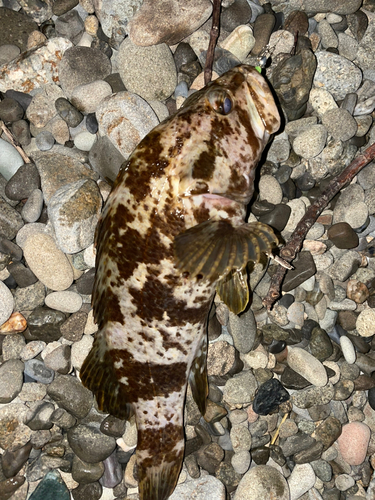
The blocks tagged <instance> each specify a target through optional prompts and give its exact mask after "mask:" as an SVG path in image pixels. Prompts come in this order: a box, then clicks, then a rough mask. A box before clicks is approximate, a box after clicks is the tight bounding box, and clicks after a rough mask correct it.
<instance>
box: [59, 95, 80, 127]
mask: <svg viewBox="0 0 375 500" xmlns="http://www.w3.org/2000/svg"><path fill="white" fill-rule="evenodd" d="M55 108H56V111H57V112H58V114H59V115H60V117H61V118H62V119H63V120H64V121H65V122H66V123H67V124H68V126H69V127H71V128H75V127H78V125H79V124H80V123H81V121H82V120H83V114H82V113H81V112H80V111H78V109H76V108H75V107H74V106H73V104H71V103H70V102H69V101H68V99H65V97H59V98H58V99H56V101H55Z"/></svg>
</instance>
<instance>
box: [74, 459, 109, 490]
mask: <svg viewBox="0 0 375 500" xmlns="http://www.w3.org/2000/svg"><path fill="white" fill-rule="evenodd" d="M103 473H104V465H103V462H98V463H91V464H89V463H87V462H84V461H83V460H81V459H80V458H79V457H78V456H77V455H74V457H73V462H72V477H73V479H74V480H75V481H77V483H80V484H87V483H93V482H95V481H97V480H98V479H100V478H101V477H102V475H103Z"/></svg>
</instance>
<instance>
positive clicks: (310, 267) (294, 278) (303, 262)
mask: <svg viewBox="0 0 375 500" xmlns="http://www.w3.org/2000/svg"><path fill="white" fill-rule="evenodd" d="M292 265H293V267H294V269H292V270H289V271H287V273H286V275H285V279H284V282H283V285H282V290H283V292H289V291H291V290H294V289H295V288H297V286H299V285H300V284H301V283H303V282H304V281H306V280H307V279H309V278H310V277H311V276H313V275H314V274H315V273H316V267H315V263H314V260H313V258H312V256H311V253H310V252H301V253H299V254H298V256H297V257H296V258H295V259H294V260H293V262H292Z"/></svg>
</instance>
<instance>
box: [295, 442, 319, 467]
mask: <svg viewBox="0 0 375 500" xmlns="http://www.w3.org/2000/svg"><path fill="white" fill-rule="evenodd" d="M322 452H323V443H321V442H320V441H316V442H315V443H314V444H313V445H312V446H310V447H309V448H307V449H306V450H301V451H299V452H298V453H295V454H294V455H293V460H294V462H295V463H296V464H309V463H311V462H312V461H313V460H318V459H319V458H320V457H321V456H322Z"/></svg>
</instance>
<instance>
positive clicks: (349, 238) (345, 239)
mask: <svg viewBox="0 0 375 500" xmlns="http://www.w3.org/2000/svg"><path fill="white" fill-rule="evenodd" d="M327 234H328V238H329V239H330V240H331V241H332V243H333V244H334V245H336V246H337V248H355V247H357V246H358V243H359V240H358V235H357V233H356V232H355V231H354V230H353V229H352V228H351V227H350V226H349V224H348V223H347V222H338V223H337V224H333V226H331V227H330V228H329V229H328V233H327Z"/></svg>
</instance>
